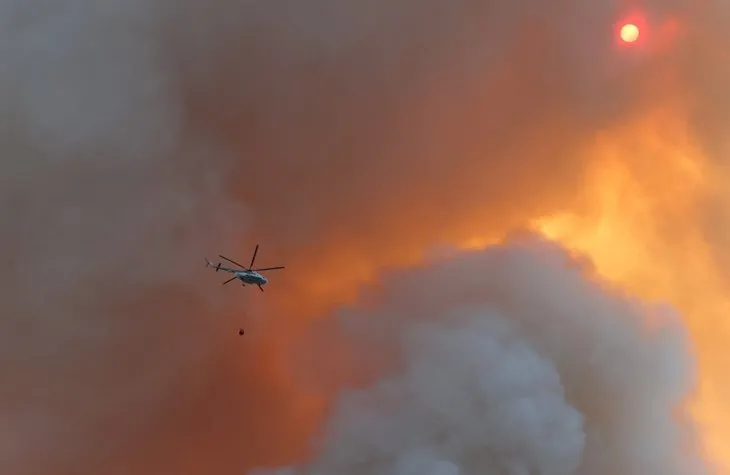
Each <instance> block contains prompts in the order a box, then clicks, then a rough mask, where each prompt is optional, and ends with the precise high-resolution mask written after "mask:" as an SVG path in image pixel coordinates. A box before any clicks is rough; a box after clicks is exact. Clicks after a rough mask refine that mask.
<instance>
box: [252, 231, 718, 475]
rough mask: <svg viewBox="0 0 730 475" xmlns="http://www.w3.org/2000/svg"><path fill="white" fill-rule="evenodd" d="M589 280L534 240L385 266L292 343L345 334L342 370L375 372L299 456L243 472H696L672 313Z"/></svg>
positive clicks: (681, 336) (687, 365) (686, 382)
mask: <svg viewBox="0 0 730 475" xmlns="http://www.w3.org/2000/svg"><path fill="white" fill-rule="evenodd" d="M594 279H595V278H594V277H593V276H592V275H591V272H590V269H588V268H586V267H585V266H583V265H581V264H579V263H578V262H576V261H575V260H574V259H573V258H572V257H570V256H569V255H567V254H566V253H565V252H564V251H563V250H562V249H560V248H559V247H557V246H556V245H553V244H550V243H547V242H541V241H539V240H537V239H535V238H519V239H517V240H515V241H513V242H511V243H510V244H507V245H503V246H499V247H495V248H491V249H489V250H486V251H484V252H472V253H466V254H463V255H459V256H458V257H455V258H453V259H450V260H447V261H443V262H435V263H433V264H432V265H429V266H426V267H422V268H419V269H412V270H407V271H403V272H396V273H392V274H391V275H389V276H388V277H387V278H386V279H384V282H383V284H382V287H380V290H379V291H376V292H373V293H372V294H371V295H369V296H366V297H364V298H363V300H362V301H361V303H360V305H358V306H355V307H354V308H353V309H350V310H348V311H341V312H338V313H336V314H335V315H333V316H332V317H330V319H329V320H325V321H324V322H323V323H322V324H321V326H318V327H316V328H315V329H314V331H313V334H312V338H313V339H314V340H313V341H314V343H315V344H313V345H312V346H311V347H307V348H305V349H304V350H305V351H306V354H312V352H317V353H318V354H319V355H320V357H321V358H322V362H324V361H326V359H327V358H332V357H333V355H337V354H338V353H337V348H333V347H328V346H327V345H326V344H323V340H322V338H321V337H320V335H322V334H327V335H328V336H327V340H329V341H343V340H344V341H347V342H348V344H347V346H346V348H347V350H346V351H345V355H346V356H347V358H345V360H346V361H349V363H348V365H345V366H343V367H341V368H340V371H342V372H343V374H350V375H352V374H363V371H365V372H366V373H371V372H373V371H375V374H377V376H374V375H373V374H372V373H371V375H370V376H368V377H367V378H366V379H362V380H360V381H359V383H358V386H357V389H350V390H345V391H344V392H342V393H341V394H340V396H339V397H338V398H337V403H336V405H335V406H334V408H333V410H332V412H331V415H330V416H329V418H328V419H327V421H326V424H325V425H324V427H323V433H322V435H321V440H318V444H317V445H316V449H315V450H316V456H315V457H314V458H313V460H312V461H311V462H309V463H308V464H307V465H306V466H303V467H301V468H299V469H296V470H294V469H290V470H286V469H282V470H278V471H276V470H274V471H263V470H262V471H256V472H251V473H256V474H257V475H264V474H268V473H281V474H284V473H287V474H289V473H291V474H299V473H301V474H311V475H315V474H316V475H341V474H351V475H369V474H387V475H415V474H433V475H442V474H443V475H451V474H464V475H470V474H490V475H491V474H494V475H502V474H505V475H526V474H541V475H573V474H575V475H588V474H590V475H613V474H617V473H624V474H632V475H633V474H635V475H639V474H656V475H659V474H673V475H690V474H693V475H694V474H699V473H706V472H705V470H706V468H704V467H703V465H702V463H701V457H700V452H699V447H698V446H697V445H696V440H695V439H694V434H693V430H694V428H693V426H692V424H691V423H690V421H689V419H688V418H687V416H686V414H683V413H682V412H680V411H681V409H680V406H681V404H682V403H683V401H684V399H685V398H686V397H688V396H689V394H690V391H691V389H692V387H693V384H694V382H695V381H694V373H693V366H694V360H693V357H692V354H691V351H690V347H689V345H688V340H687V335H686V333H685V330H684V327H683V325H682V323H681V321H680V320H679V318H678V315H677V314H676V313H675V312H673V311H672V310H671V309H670V308H664V307H653V306H648V305H646V304H643V303H641V302H638V301H636V300H634V299H632V298H631V297H629V296H626V295H623V294H621V293H619V292H618V291H616V290H613V289H612V288H610V286H608V285H607V284H605V283H602V282H600V281H597V280H594ZM334 335H338V338H333V336H334ZM374 355H375V356H374ZM383 355H387V356H383ZM317 366H318V365H309V367H310V368H316V367H317ZM312 376H313V375H308V379H310V380H311V379H312ZM320 377H323V378H326V377H328V376H327V374H322V375H320Z"/></svg>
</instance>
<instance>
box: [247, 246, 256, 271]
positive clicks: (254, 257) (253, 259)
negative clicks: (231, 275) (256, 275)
mask: <svg viewBox="0 0 730 475" xmlns="http://www.w3.org/2000/svg"><path fill="white" fill-rule="evenodd" d="M257 252H259V245H258V244H256V247H255V248H254V250H253V257H252V258H251V265H250V266H248V270H251V268H252V267H253V261H255V260H256V253H257Z"/></svg>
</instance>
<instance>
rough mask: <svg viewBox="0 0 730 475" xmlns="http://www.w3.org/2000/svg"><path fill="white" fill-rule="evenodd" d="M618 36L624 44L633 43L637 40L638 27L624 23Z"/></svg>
mask: <svg viewBox="0 0 730 475" xmlns="http://www.w3.org/2000/svg"><path fill="white" fill-rule="evenodd" d="M619 35H620V36H621V40H622V41H623V42H624V43H633V42H635V41H636V40H638V39H639V27H638V26H636V25H635V24H633V23H626V24H625V25H623V26H622V27H621V30H620V31H619Z"/></svg>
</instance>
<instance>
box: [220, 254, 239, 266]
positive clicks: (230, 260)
mask: <svg viewBox="0 0 730 475" xmlns="http://www.w3.org/2000/svg"><path fill="white" fill-rule="evenodd" d="M218 257H220V258H221V259H225V260H227V261H228V262H230V263H231V264H236V265H237V266H238V267H240V268H242V269H245V267H244V266H242V265H241V264H239V263H238V262H236V261H234V260H232V259H229V258H227V257H226V256H221V255H220V254H218Z"/></svg>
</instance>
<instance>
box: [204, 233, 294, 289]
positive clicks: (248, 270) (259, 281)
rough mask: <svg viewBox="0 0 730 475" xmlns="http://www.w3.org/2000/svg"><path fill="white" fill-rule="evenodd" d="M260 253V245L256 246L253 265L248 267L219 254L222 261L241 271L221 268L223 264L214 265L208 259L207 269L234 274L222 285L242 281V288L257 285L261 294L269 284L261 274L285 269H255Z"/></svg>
mask: <svg viewBox="0 0 730 475" xmlns="http://www.w3.org/2000/svg"><path fill="white" fill-rule="evenodd" d="M258 251H259V245H258V244H256V248H255V249H254V250H253V257H252V258H251V264H249V266H248V267H246V266H244V265H242V264H239V263H238V262H236V261H234V260H232V259H229V258H228V257H226V256H223V255H221V254H218V257H220V258H221V259H225V260H226V261H228V262H230V263H231V264H234V265H236V266H238V267H240V268H241V269H232V268H230V267H223V266H221V263H220V262H218V263H217V264H213V263H212V262H210V261H209V260H208V258H207V257H206V258H205V267H213V268H215V271H216V272H218V271H219V270H222V271H223V272H229V273H231V274H233V277H231V278H230V279H228V280H227V281H225V282H223V284H222V285H226V284H228V283H229V282H233V281H234V280H236V279H238V280H240V281H241V286H243V287H245V286H246V284H248V285H255V286H257V287H258V288H259V290H261V292H263V291H264V287H263V286H264V285H266V284H267V283H268V282H269V279H267V278H266V277H264V276H263V275H261V274H260V272H262V271H269V270H276V269H283V268H284V266H276V267H262V268H258V269H254V268H253V263H254V261H255V260H256V254H257V253H258Z"/></svg>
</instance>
